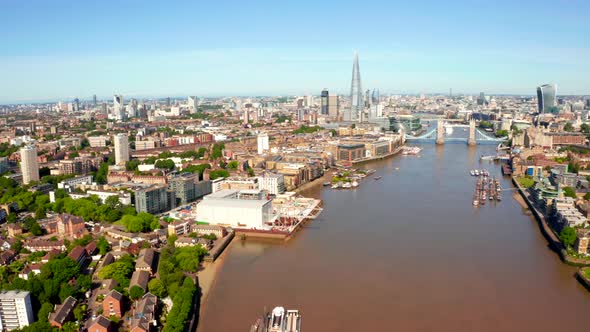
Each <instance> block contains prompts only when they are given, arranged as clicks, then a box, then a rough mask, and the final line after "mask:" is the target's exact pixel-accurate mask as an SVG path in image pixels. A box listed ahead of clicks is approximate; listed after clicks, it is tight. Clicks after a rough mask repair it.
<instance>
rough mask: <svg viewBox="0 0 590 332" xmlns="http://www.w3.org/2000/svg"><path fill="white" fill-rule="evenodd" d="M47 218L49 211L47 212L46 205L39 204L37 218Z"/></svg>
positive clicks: (36, 211)
mask: <svg viewBox="0 0 590 332" xmlns="http://www.w3.org/2000/svg"><path fill="white" fill-rule="evenodd" d="M45 218H47V213H46V212H45V207H43V206H39V207H37V210H35V219H45Z"/></svg>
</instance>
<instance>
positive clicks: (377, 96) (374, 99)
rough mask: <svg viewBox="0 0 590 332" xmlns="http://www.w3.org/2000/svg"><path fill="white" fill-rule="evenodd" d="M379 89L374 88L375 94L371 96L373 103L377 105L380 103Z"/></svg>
mask: <svg viewBox="0 0 590 332" xmlns="http://www.w3.org/2000/svg"><path fill="white" fill-rule="evenodd" d="M379 99H380V97H379V90H378V89H373V95H372V96H371V104H372V105H377V104H379Z"/></svg>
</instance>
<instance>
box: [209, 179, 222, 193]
mask: <svg viewBox="0 0 590 332" xmlns="http://www.w3.org/2000/svg"><path fill="white" fill-rule="evenodd" d="M224 181H225V179H224V178H217V179H215V180H211V192H212V193H215V192H218V191H220V190H222V189H221V186H223V182H224Z"/></svg>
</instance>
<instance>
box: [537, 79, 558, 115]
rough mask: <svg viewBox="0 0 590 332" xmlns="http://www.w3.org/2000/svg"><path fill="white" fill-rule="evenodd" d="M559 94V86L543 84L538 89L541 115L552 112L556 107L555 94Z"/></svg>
mask: <svg viewBox="0 0 590 332" xmlns="http://www.w3.org/2000/svg"><path fill="white" fill-rule="evenodd" d="M556 93H557V85H555V84H543V85H541V86H539V87H537V103H538V105H539V113H546V112H551V111H552V109H553V108H554V107H555V105H556V104H555V94H556Z"/></svg>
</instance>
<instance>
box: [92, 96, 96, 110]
mask: <svg viewBox="0 0 590 332" xmlns="http://www.w3.org/2000/svg"><path fill="white" fill-rule="evenodd" d="M92 107H94V108H96V95H93V96H92Z"/></svg>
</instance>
